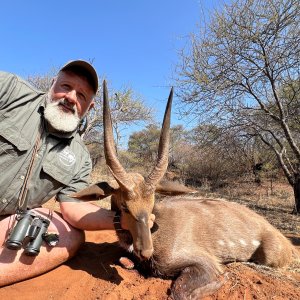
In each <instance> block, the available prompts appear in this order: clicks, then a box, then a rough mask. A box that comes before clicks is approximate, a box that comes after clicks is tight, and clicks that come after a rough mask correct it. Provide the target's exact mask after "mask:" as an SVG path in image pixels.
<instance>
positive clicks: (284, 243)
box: [73, 82, 296, 299]
mask: <svg viewBox="0 0 300 300" xmlns="http://www.w3.org/2000/svg"><path fill="white" fill-rule="evenodd" d="M172 97H173V89H172V90H171V92H170V96H169V99H168V103H167V108H166V111H165V115H164V120H163V125H162V130H161V136H160V141H159V150H158V159H157V162H156V165H155V166H154V168H153V170H152V171H151V172H150V174H149V175H148V176H147V177H145V178H144V177H143V176H142V175H140V174H135V173H127V172H126V171H125V169H124V168H123V167H122V165H121V163H120V162H119V160H118V158H117V154H116V151H115V144H114V139H113V130H112V123H111V114H110V109H109V103H108V93H107V88H106V84H105V82H104V84H103V126H104V151H105V158H106V163H107V165H108V168H109V170H110V171H111V173H112V175H113V177H114V179H115V180H116V181H117V183H118V185H119V187H118V188H114V187H112V186H111V185H109V184H108V183H107V182H99V183H97V184H95V185H92V186H90V187H88V188H86V189H85V190H82V191H81V192H79V193H76V194H75V195H73V196H74V197H76V198H79V199H83V200H96V199H102V198H104V197H106V196H109V195H111V206H112V209H114V210H116V211H117V212H121V213H122V214H124V215H127V218H128V222H129V230H128V231H127V230H122V229H120V228H117V231H116V233H117V236H118V238H119V241H120V244H121V246H123V247H124V248H126V249H127V250H129V251H133V252H134V254H135V255H136V256H137V257H138V258H139V260H141V261H145V265H147V266H148V267H149V270H151V272H152V274H153V275H156V276H160V277H172V278H175V280H174V281H173V284H172V288H171V292H172V297H173V298H174V299H200V298H201V297H203V296H205V295H208V294H211V293H212V292H214V291H215V290H217V289H218V288H219V287H220V286H221V284H222V283H221V281H220V280H219V277H220V276H219V275H220V274H221V273H222V267H221V266H222V263H228V262H232V261H253V262H256V263H258V264H264V265H267V266H272V267H283V266H287V265H288V264H289V263H290V262H291V261H292V260H293V257H294V256H296V250H295V248H294V247H293V246H292V244H291V243H290V242H289V240H288V239H286V238H285V237H284V236H283V235H282V234H281V233H280V232H279V231H278V230H277V229H275V228H274V227H273V226H272V225H271V224H269V223H268V222H267V221H266V220H265V219H264V218H263V217H261V216H259V215H258V214H256V213H255V212H254V211H252V210H250V209H248V208H247V207H244V206H242V205H239V204H237V203H232V202H228V201H222V200H212V199H199V198H198V199H197V198H187V196H178V195H179V194H181V193H183V192H189V189H188V188H182V189H181V186H179V188H177V187H175V188H173V187H172V185H171V186H170V185H164V184H162V183H161V182H160V181H161V179H162V177H163V176H164V174H165V172H166V169H167V165H168V152H169V131H170V115H171V104H172ZM156 192H159V193H163V194H169V195H174V194H176V195H177V196H176V197H175V196H167V197H165V198H164V199H163V200H161V201H158V202H156V203H155V193H156ZM151 213H153V214H155V216H156V218H155V223H154V226H153V228H152V229H151V231H150V229H149V226H148V224H149V217H150V215H151ZM119 229H120V230H119Z"/></svg>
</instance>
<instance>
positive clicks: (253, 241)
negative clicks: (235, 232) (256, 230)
mask: <svg viewBox="0 0 300 300" xmlns="http://www.w3.org/2000/svg"><path fill="white" fill-rule="evenodd" d="M252 245H253V246H255V247H258V246H259V245H260V241H258V240H252Z"/></svg>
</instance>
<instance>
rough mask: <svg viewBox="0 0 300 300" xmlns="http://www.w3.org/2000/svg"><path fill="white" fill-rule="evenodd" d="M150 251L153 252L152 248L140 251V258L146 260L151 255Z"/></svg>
mask: <svg viewBox="0 0 300 300" xmlns="http://www.w3.org/2000/svg"><path fill="white" fill-rule="evenodd" d="M152 253H153V249H149V250H143V251H142V252H141V258H142V259H144V260H147V259H149V258H150V257H151V256H152Z"/></svg>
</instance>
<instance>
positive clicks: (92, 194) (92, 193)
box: [70, 181, 115, 201]
mask: <svg viewBox="0 0 300 300" xmlns="http://www.w3.org/2000/svg"><path fill="white" fill-rule="evenodd" d="M114 192H115V189H114V188H113V187H112V186H110V185H109V183H107V182H105V181H103V182H98V183H96V184H94V185H91V186H89V187H87V188H85V189H83V190H81V191H79V192H77V193H74V194H71V195H70V197H72V198H76V199H79V200H83V201H95V200H99V199H103V198H106V197H108V196H110V195H112V194H113V193H114Z"/></svg>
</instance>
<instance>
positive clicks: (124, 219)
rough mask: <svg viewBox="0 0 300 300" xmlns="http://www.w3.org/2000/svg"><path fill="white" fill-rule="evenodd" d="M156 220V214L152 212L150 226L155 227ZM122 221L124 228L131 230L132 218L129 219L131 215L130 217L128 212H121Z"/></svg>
mask: <svg viewBox="0 0 300 300" xmlns="http://www.w3.org/2000/svg"><path fill="white" fill-rule="evenodd" d="M154 221H155V215H154V214H151V215H150V217H149V222H148V225H149V228H152V227H153V225H154ZM120 222H121V227H122V228H123V229H124V230H129V224H130V220H129V217H128V215H127V214H123V213H122V214H121V220H120Z"/></svg>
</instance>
